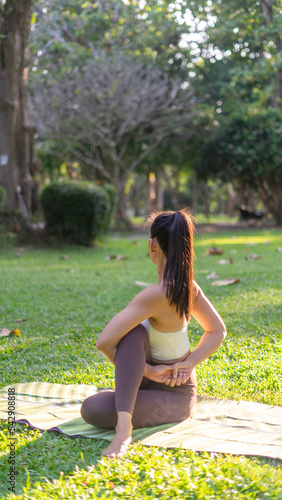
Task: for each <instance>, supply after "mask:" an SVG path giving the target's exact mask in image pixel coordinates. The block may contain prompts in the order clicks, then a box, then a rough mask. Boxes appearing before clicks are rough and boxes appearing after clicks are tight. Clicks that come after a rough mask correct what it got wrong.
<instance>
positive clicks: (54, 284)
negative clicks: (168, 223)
mask: <svg viewBox="0 0 282 500" xmlns="http://www.w3.org/2000/svg"><path fill="white" fill-rule="evenodd" d="M214 245H216V246H218V247H219V248H221V249H222V250H223V251H224V253H223V255H221V256H210V255H207V254H206V250H207V249H208V248H209V247H211V246H214ZM278 247H282V232H281V230H260V229H256V230H245V231H242V232H240V233H239V232H232V233H231V232H230V233H221V234H210V233H209V234H205V235H196V237H195V253H196V260H195V279H196V280H197V282H198V283H199V285H200V286H201V287H202V288H203V290H204V292H205V293H206V295H207V296H208V297H209V298H210V300H211V301H212V303H213V304H214V306H215V307H216V308H217V309H218V311H219V312H220V314H221V315H222V317H223V319H224V321H225V323H226V326H227V331H228V337H227V339H226V340H225V342H224V343H223V345H222V346H221V347H220V349H219V350H218V351H217V352H216V353H215V354H214V355H213V356H212V357H211V358H209V359H208V360H206V361H204V362H203V363H202V364H201V365H200V366H198V367H197V377H198V391H199V394H201V395H204V396H212V397H220V398H230V399H235V400H240V399H244V400H251V401H257V402H261V403H267V404H274V405H282V390H281V389H282V368H281V364H282V363H281V355H282V333H281V330H282V329H281V299H280V296H279V293H280V289H281V285H280V281H279V280H280V276H281V268H282V253H281V252H279V251H278V250H277V248H278ZM254 253H255V254H257V255H259V256H260V258H259V259H257V260H252V259H250V256H251V254H254ZM108 255H123V256H125V257H126V259H124V260H107V258H106V257H107V256H108ZM229 257H232V259H233V263H232V264H226V265H221V264H219V261H220V260H221V259H228V258H229ZM212 271H215V272H217V273H218V274H219V276H220V278H221V279H222V278H229V277H238V278H240V280H241V281H240V282H239V283H237V284H235V285H232V286H226V287H216V286H213V285H212V284H211V282H212V281H213V280H208V279H207V276H208V274H209V273H211V272H212ZM0 276H1V301H0V318H1V321H0V328H2V327H3V326H6V327H7V328H9V329H11V330H12V329H13V328H20V330H21V334H22V336H21V338H15V337H8V338H3V339H1V341H0V351H1V365H0V375H1V386H5V385H8V384H11V383H16V382H31V381H35V380H36V381H45V382H53V383H65V384H80V383H83V384H93V385H100V386H101V385H106V386H112V387H113V386H114V370H113V367H112V366H111V365H110V363H108V362H107V361H106V360H105V359H104V358H103V357H102V355H101V354H100V353H98V352H97V351H96V350H95V347H94V346H95V339H96V337H97V335H98V334H99V332H100V331H101V330H102V328H103V326H104V325H105V324H106V323H107V321H109V319H110V318H111V317H112V316H113V315H114V314H115V313H117V312H118V311H119V310H120V309H121V308H123V307H125V305H126V304H127V303H128V302H129V301H130V300H131V298H132V297H133V296H134V295H135V294H136V293H138V292H139V291H140V288H138V287H137V286H136V285H135V284H134V282H135V280H139V281H144V282H148V283H153V282H155V281H156V277H157V274H156V268H155V267H154V266H153V264H152V263H151V262H150V260H149V258H148V256H147V239H146V237H143V236H136V237H135V236H128V235H113V236H108V237H106V238H105V239H104V240H102V241H100V242H99V243H98V244H97V246H96V247H95V248H91V249H90V248H82V247H71V246H66V247H63V248H60V249H58V248H57V249H56V248H50V249H33V248H29V247H26V248H24V249H18V248H9V249H8V248H7V249H6V250H2V251H0ZM279 307H280V311H279ZM16 319H26V321H25V322H22V323H17V322H15V320H16ZM201 333H202V329H201V328H200V327H199V325H198V324H197V323H196V322H195V321H194V320H193V319H192V320H191V324H190V333H189V335H190V340H191V342H192V346H193V345H195V344H196V343H197V341H198V339H199V338H200V336H201ZM16 429H17V433H18V434H17V445H16V446H17V452H16V470H17V480H16V483H17V486H16V496H15V495H8V489H7V488H8V482H7V472H8V471H9V464H8V451H7V450H8V448H7V444H8V440H7V424H6V423H2V424H1V441H0V443H1V444H0V453H1V458H0V464H1V467H0V492H1V495H2V496H1V498H17V499H30V498H32V499H38V500H39V499H47V498H48V499H50V498H52V499H56V498H66V499H76V498H81V499H88V498H101V499H106V498H107V499H117V498H121V499H124V498H138V499H139V498H140V499H141V498H144V499H148V500H149V499H150V500H153V499H155V498H160V499H167V498H188V499H236V500H237V499H243V498H248V499H254V500H258V499H271V500H272V499H277V500H278V499H280V500H281V499H282V486H281V485H282V470H281V462H280V461H278V460H277V461H275V460H272V459H267V458H258V457H244V456H232V455H224V454H208V453H194V452H192V451H187V450H181V449H170V450H166V449H162V448H154V447H146V446H141V445H140V444H134V445H133V446H132V447H131V448H130V451H129V452H128V454H127V455H126V457H125V458H124V459H123V460H121V461H105V460H102V461H100V460H99V458H100V454H101V450H102V449H103V448H105V447H106V446H107V444H108V443H107V441H102V440H93V439H87V438H70V437H66V436H62V435H60V434H57V433H54V432H52V433H46V432H41V431H37V430H32V429H30V428H28V427H27V426H24V425H20V424H17V426H16Z"/></svg>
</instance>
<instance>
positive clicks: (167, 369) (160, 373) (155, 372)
mask: <svg viewBox="0 0 282 500" xmlns="http://www.w3.org/2000/svg"><path fill="white" fill-rule="evenodd" d="M146 368H147V369H146V371H145V373H144V375H145V377H147V378H148V379H150V380H153V381H154V382H159V383H160V384H166V382H167V381H168V380H169V379H170V378H171V374H172V370H171V365H156V366H152V365H146ZM167 385H168V384H167Z"/></svg>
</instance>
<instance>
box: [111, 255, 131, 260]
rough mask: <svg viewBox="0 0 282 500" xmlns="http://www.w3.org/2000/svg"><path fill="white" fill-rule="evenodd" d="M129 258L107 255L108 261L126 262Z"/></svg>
mask: <svg viewBox="0 0 282 500" xmlns="http://www.w3.org/2000/svg"><path fill="white" fill-rule="evenodd" d="M126 259H128V257H126V256H125V255H107V257H106V260H126Z"/></svg>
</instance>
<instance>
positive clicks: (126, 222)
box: [116, 189, 134, 231]
mask: <svg viewBox="0 0 282 500" xmlns="http://www.w3.org/2000/svg"><path fill="white" fill-rule="evenodd" d="M125 198H126V197H125V193H124V189H119V190H118V199H117V210H116V227H117V229H124V228H125V229H127V231H133V229H134V226H133V224H132V222H131V221H130V219H129V218H128V216H127V214H126V203H125Z"/></svg>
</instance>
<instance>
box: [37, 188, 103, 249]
mask: <svg viewBox="0 0 282 500" xmlns="http://www.w3.org/2000/svg"><path fill="white" fill-rule="evenodd" d="M41 203H42V207H43V213H44V218H45V221H46V229H47V231H48V232H49V233H50V234H53V235H55V236H57V237H59V238H62V239H64V240H66V241H69V242H73V243H78V244H80V245H90V244H91V243H92V242H93V240H95V238H96V237H97V236H98V234H99V233H101V232H102V231H103V230H105V226H106V223H107V221H109V219H110V217H111V215H112V212H111V203H110V199H109V194H108V191H106V190H105V189H103V188H102V187H101V186H97V185H96V184H94V183H90V182H75V183H71V182H63V183H54V184H50V185H49V186H47V187H46V188H45V189H44V191H43V192H42V195H41Z"/></svg>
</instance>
